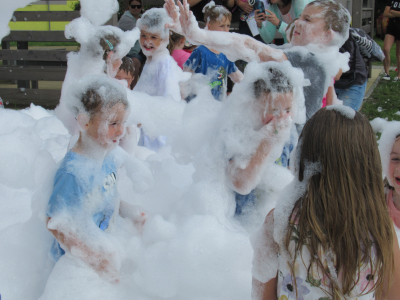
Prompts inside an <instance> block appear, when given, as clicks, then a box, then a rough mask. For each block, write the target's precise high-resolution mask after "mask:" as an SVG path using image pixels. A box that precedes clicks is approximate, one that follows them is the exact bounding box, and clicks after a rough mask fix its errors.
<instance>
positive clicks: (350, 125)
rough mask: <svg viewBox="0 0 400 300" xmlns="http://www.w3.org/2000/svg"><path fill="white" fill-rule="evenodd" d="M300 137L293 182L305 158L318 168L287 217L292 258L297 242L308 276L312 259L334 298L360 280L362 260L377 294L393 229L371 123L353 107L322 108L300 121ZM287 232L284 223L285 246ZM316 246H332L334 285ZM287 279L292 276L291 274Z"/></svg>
mask: <svg viewBox="0 0 400 300" xmlns="http://www.w3.org/2000/svg"><path fill="white" fill-rule="evenodd" d="M300 139H301V143H300V144H301V146H300V147H301V149H300V154H299V157H298V158H297V159H298V160H299V163H298V164H297V168H298V172H299V174H298V176H299V181H303V179H304V175H305V174H304V173H305V169H306V166H307V163H308V162H318V163H319V164H320V167H321V170H322V171H321V172H320V173H317V174H315V175H313V176H312V177H311V178H310V180H309V182H308V185H307V186H308V188H307V192H306V194H305V195H304V196H302V197H301V198H299V199H298V200H297V201H296V203H295V205H294V208H293V210H292V215H291V219H289V220H288V221H289V222H290V220H292V219H293V218H294V219H296V220H298V224H299V226H298V228H297V229H298V234H299V236H298V238H299V241H300V242H299V243H297V244H296V249H295V254H294V260H293V263H294V261H295V260H296V256H297V255H299V254H300V253H301V250H302V247H307V249H308V250H309V251H310V253H311V257H313V258H314V261H313V262H310V265H309V266H308V275H310V270H311V264H314V263H315V264H317V266H318V268H319V270H321V271H322V272H323V273H324V275H326V276H327V277H328V278H329V279H330V283H331V286H330V289H331V290H330V291H327V292H328V293H329V294H330V296H331V297H332V299H334V300H336V299H343V298H345V299H346V298H347V297H348V295H349V293H350V292H351V291H352V290H353V289H354V287H355V286H356V284H357V283H358V282H359V280H360V269H361V266H362V265H363V264H364V266H365V265H367V266H368V267H370V268H371V275H372V276H373V277H370V278H369V279H371V278H372V279H373V280H374V281H375V283H374V286H373V288H372V290H375V291H376V292H377V295H378V296H379V295H381V294H382V292H383V291H384V290H387V289H388V285H389V284H390V283H385V282H384V279H385V277H386V276H387V275H389V276H390V277H391V276H392V274H393V271H394V257H393V250H392V249H393V231H392V230H393V229H392V223H391V220H390V217H389V213H388V210H387V206H386V201H385V195H384V189H383V184H382V167H381V162H380V156H379V151H378V146H377V142H376V138H375V134H374V132H373V130H372V128H371V125H370V124H369V122H368V120H367V119H366V118H365V117H363V116H362V115H361V114H359V113H358V112H356V114H355V117H354V119H350V118H347V117H345V116H343V115H342V114H341V113H340V112H338V111H335V110H327V109H325V108H323V109H321V110H319V111H318V112H317V113H315V115H314V116H313V117H312V118H311V119H310V120H309V121H308V122H307V123H306V125H305V126H304V129H303V131H302V134H301V136H300ZM293 233H294V228H293V227H290V228H289V230H288V232H287V235H286V245H285V248H286V250H288V249H289V243H290V241H291V237H292V234H293ZM302 241H305V243H303V242H302ZM319 247H320V248H321V247H322V248H323V249H324V251H325V252H327V251H329V250H332V252H333V254H334V256H335V258H336V264H335V268H336V271H337V274H339V275H338V277H339V281H340V286H339V285H338V283H337V281H336V280H335V276H333V275H334V274H330V272H329V270H327V269H324V267H323V264H322V261H321V257H319V256H318V248H319ZM373 248H374V249H375V251H376V258H375V260H374V261H373V260H372V251H373ZM307 263H308V262H307ZM289 264H291V262H289ZM292 269H293V265H292ZM292 273H293V270H292ZM292 278H294V280H295V276H294V275H293V274H292ZM295 285H296V284H295ZM372 290H365V291H363V292H362V294H366V293H369V292H371V291H372Z"/></svg>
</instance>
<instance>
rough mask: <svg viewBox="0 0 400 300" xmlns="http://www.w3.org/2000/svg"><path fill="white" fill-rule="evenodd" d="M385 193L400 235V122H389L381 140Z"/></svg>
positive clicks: (380, 149) (380, 148)
mask: <svg viewBox="0 0 400 300" xmlns="http://www.w3.org/2000/svg"><path fill="white" fill-rule="evenodd" d="M379 151H380V153H381V161H382V169H383V174H384V176H385V181H384V183H385V195H386V201H387V205H388V208H389V214H390V217H391V218H392V220H393V223H394V225H395V228H396V232H397V235H398V236H399V235H400V122H396V121H392V122H388V123H387V124H386V125H385V127H384V129H383V131H382V135H381V138H380V140H379Z"/></svg>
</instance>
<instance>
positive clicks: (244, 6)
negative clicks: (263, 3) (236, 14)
mask: <svg viewBox="0 0 400 300" xmlns="http://www.w3.org/2000/svg"><path fill="white" fill-rule="evenodd" d="M236 4H237V6H239V7H240V8H241V9H242V10H243V11H244V12H245V13H247V14H249V13H251V12H252V11H253V6H251V5H250V4H249V2H247V1H246V2H244V1H242V0H238V1H237V2H236Z"/></svg>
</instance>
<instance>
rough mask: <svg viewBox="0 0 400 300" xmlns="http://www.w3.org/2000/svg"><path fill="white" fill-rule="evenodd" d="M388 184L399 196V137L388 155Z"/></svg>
mask: <svg viewBox="0 0 400 300" xmlns="http://www.w3.org/2000/svg"><path fill="white" fill-rule="evenodd" d="M388 177H389V178H388V180H389V183H390V185H391V186H392V187H394V189H395V190H396V192H397V194H400V137H398V138H397V139H396V142H395V143H394V145H393V148H392V152H391V153H390V161H389V174H388Z"/></svg>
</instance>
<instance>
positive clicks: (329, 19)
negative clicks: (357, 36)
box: [308, 0, 351, 47]
mask: <svg viewBox="0 0 400 300" xmlns="http://www.w3.org/2000/svg"><path fill="white" fill-rule="evenodd" d="M308 6H315V7H318V8H320V9H321V12H320V13H319V14H318V15H314V16H315V17H320V18H323V19H324V20H325V28H324V29H325V31H328V30H332V31H333V32H334V33H335V35H334V38H333V39H332V41H331V45H335V46H338V47H341V46H342V45H343V44H344V43H345V41H346V40H347V39H348V38H349V28H350V21H351V15H350V13H349V11H348V10H347V9H346V8H345V7H344V6H343V5H342V4H340V3H336V2H335V1H333V0H315V1H313V2H310V3H309V4H308Z"/></svg>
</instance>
